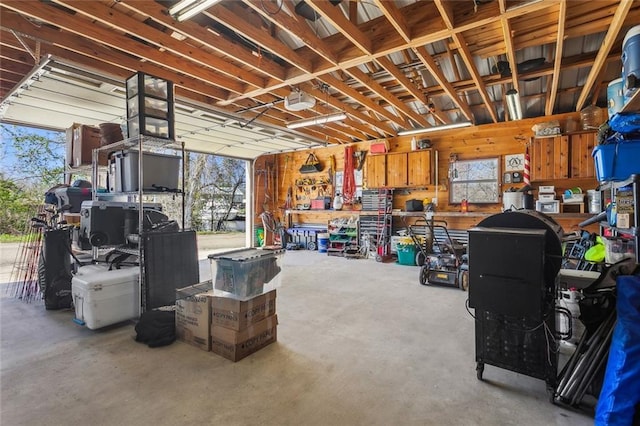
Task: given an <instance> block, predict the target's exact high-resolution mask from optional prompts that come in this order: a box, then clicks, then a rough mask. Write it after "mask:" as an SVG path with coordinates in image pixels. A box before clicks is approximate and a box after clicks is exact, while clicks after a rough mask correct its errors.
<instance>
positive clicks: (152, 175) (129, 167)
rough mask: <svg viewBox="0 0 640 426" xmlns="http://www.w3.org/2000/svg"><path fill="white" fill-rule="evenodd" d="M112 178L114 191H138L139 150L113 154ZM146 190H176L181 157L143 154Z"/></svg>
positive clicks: (144, 187) (144, 186) (143, 185)
mask: <svg viewBox="0 0 640 426" xmlns="http://www.w3.org/2000/svg"><path fill="white" fill-rule="evenodd" d="M112 161H113V163H114V166H113V167H111V171H112V176H113V177H112V178H111V179H110V180H111V181H112V182H113V184H111V183H110V186H111V190H112V191H113V192H135V191H138V188H139V185H138V151H134V150H124V151H118V152H116V153H114V154H113V160H112ZM142 167H143V184H142V189H143V190H144V191H175V190H176V189H177V188H178V177H179V175H180V173H179V172H180V157H178V156H175V155H166V154H157V153H151V152H145V153H143V156H142Z"/></svg>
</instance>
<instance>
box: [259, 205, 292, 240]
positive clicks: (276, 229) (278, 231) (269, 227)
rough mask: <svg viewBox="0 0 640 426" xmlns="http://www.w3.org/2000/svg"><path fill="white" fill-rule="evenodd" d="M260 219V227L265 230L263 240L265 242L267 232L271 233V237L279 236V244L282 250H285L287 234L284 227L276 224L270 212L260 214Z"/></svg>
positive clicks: (278, 223)
mask: <svg viewBox="0 0 640 426" xmlns="http://www.w3.org/2000/svg"><path fill="white" fill-rule="evenodd" d="M260 219H261V220H262V226H263V227H264V230H265V238H264V240H265V241H267V235H266V233H267V231H268V232H272V233H273V235H279V236H280V244H281V246H282V248H285V247H286V246H287V239H286V235H287V234H286V232H285V229H284V226H282V224H281V223H280V222H278V221H277V220H276V219H275V217H273V213H271V212H270V211H263V212H262V213H260Z"/></svg>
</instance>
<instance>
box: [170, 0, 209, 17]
mask: <svg viewBox="0 0 640 426" xmlns="http://www.w3.org/2000/svg"><path fill="white" fill-rule="evenodd" d="M219 1H220V0H182V1H179V2H178V3H176V4H175V5H173V6H171V7H170V8H169V15H171V16H173V17H174V18H175V20H176V21H178V22H182V21H186V20H187V19H189V18H192V17H193V16H195V15H197V14H198V13H200V12H202V11H203V10H205V9H208V8H210V7H211V6H213V5H214V4H216V3H218V2H219Z"/></svg>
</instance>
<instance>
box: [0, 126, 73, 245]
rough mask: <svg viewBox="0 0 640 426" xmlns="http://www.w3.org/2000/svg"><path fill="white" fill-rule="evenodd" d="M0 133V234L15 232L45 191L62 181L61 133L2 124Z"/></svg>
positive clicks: (22, 225) (19, 232)
mask: <svg viewBox="0 0 640 426" xmlns="http://www.w3.org/2000/svg"><path fill="white" fill-rule="evenodd" d="M0 135H1V137H2V153H1V154H0V155H1V157H0V160H1V162H2V171H1V172H0V211H2V215H0V234H9V235H19V234H21V233H22V232H23V231H24V229H25V227H26V224H27V223H28V221H29V218H31V217H32V216H33V215H34V213H35V212H36V209H37V206H38V205H40V204H42V202H43V198H44V193H45V192H46V190H47V189H49V188H50V187H52V186H54V185H56V184H58V183H60V182H62V179H63V173H64V165H63V163H64V134H62V133H59V132H48V131H42V130H35V129H34V130H31V129H25V128H20V127H16V126H11V125H4V124H3V125H0ZM3 239H5V240H6V239H10V238H9V237H4V238H3ZM0 241H1V240H0Z"/></svg>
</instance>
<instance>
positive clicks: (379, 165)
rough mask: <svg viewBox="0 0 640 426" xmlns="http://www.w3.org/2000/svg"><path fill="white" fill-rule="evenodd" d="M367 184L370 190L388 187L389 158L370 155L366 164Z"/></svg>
mask: <svg viewBox="0 0 640 426" xmlns="http://www.w3.org/2000/svg"><path fill="white" fill-rule="evenodd" d="M365 176H366V178H365V184H366V187H367V188H369V189H372V188H384V187H385V186H387V156H386V155H369V156H367V159H366V163H365Z"/></svg>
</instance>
